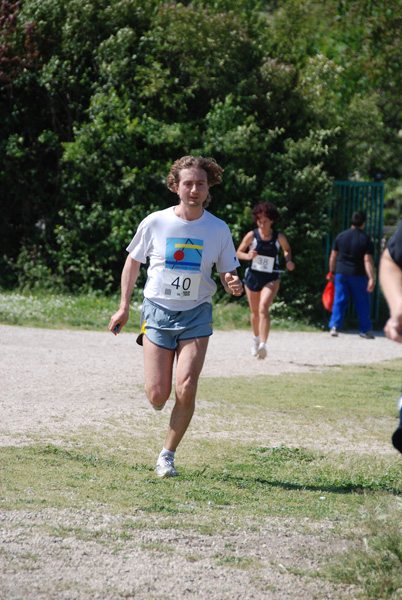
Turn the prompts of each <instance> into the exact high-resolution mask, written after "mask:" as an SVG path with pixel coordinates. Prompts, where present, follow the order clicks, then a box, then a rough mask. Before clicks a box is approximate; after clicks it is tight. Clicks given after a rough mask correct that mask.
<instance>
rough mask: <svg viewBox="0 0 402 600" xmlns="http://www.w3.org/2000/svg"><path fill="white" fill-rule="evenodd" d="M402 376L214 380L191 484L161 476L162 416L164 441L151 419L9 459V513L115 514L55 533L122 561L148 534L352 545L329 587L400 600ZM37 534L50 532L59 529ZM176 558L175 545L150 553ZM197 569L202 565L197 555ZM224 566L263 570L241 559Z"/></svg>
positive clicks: (5, 462)
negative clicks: (401, 399)
mask: <svg viewBox="0 0 402 600" xmlns="http://www.w3.org/2000/svg"><path fill="white" fill-rule="evenodd" d="M401 362H402V361H400V360H395V361H390V362H388V363H386V364H379V365H372V366H370V368H366V367H360V366H359V367H356V366H352V367H344V368H340V369H339V370H331V371H329V372H325V373H314V374H311V373H307V374H294V375H292V376H290V375H284V376H278V377H274V378H273V377H260V378H254V379H248V378H233V379H230V378H227V379H213V380H211V379H207V378H201V380H200V386H199V399H200V406H198V408H197V410H196V413H195V416H194V419H193V422H192V425H191V427H190V429H189V431H188V432H187V434H186V436H185V438H184V439H183V442H182V444H181V445H180V448H179V450H178V453H177V467H178V470H179V474H180V475H179V477H177V478H174V479H170V480H169V479H168V480H161V479H159V478H157V477H156V475H155V473H154V464H155V459H156V454H157V449H158V448H159V447H160V442H161V439H160V436H161V431H162V433H164V431H165V426H166V424H167V421H168V419H169V410H167V411H165V412H164V413H162V414H161V415H157V418H158V419H159V420H158V423H159V424H160V428H158V427H156V426H153V427H150V426H149V422H148V419H149V415H148V413H147V414H146V415H145V412H146V411H140V412H139V413H136V414H135V415H133V416H131V417H130V416H125V417H124V422H121V423H119V421H118V420H115V421H114V422H113V423H110V424H109V425H108V427H105V428H104V429H103V430H102V435H99V430H98V429H95V428H94V429H93V430H92V429H91V428H85V429H82V430H81V431H75V432H73V433H71V432H66V433H65V439H64V441H63V440H61V441H60V442H59V443H57V444H49V443H44V442H40V440H39V439H38V438H37V441H35V443H33V444H32V445H29V446H25V447H23V446H22V447H3V448H1V449H0V479H1V485H0V489H1V492H0V505H1V507H2V509H3V511H7V510H21V511H22V514H24V511H28V512H31V511H32V512H36V513H39V514H40V511H42V510H43V509H52V510H56V511H58V510H68V511H73V512H74V511H75V512H76V513H77V515H79V514H80V512H82V511H90V512H91V514H93V515H100V516H101V515H103V514H107V515H108V519H105V520H103V519H102V518H100V517H99V522H98V523H94V521H93V519H91V520H90V521H87V520H85V519H84V520H83V521H82V522H80V521H79V518H78V517H77V522H75V523H73V524H65V525H64V524H63V526H59V527H54V528H53V529H52V530H51V533H53V535H55V536H57V537H61V538H68V537H76V538H79V539H83V540H93V541H96V542H97V543H102V544H104V545H106V546H109V547H111V548H112V549H113V550H118V549H121V548H123V547H124V543H125V542H126V541H128V540H130V541H133V540H135V539H136V535H135V533H136V530H138V529H148V530H149V529H158V530H160V529H162V528H166V529H171V528H176V529H177V530H179V531H180V530H185V529H187V530H189V529H191V530H193V531H195V532H198V533H202V534H205V535H212V534H214V535H216V534H217V533H219V532H227V531H238V530H239V529H243V530H247V531H251V530H255V531H258V530H259V528H260V527H262V526H265V524H266V523H267V521H268V520H269V522H270V523H274V522H280V523H281V526H282V527H289V529H291V530H292V531H294V530H297V531H299V532H307V533H309V534H310V535H318V536H322V535H325V536H326V539H329V538H331V537H332V538H336V537H342V538H348V539H349V540H350V542H351V543H352V547H351V550H350V551H349V554H348V558H347V560H346V561H344V562H343V563H342V560H343V559H342V558H340V559H339V560H340V561H341V562H339V561H338V559H337V560H332V558H331V557H329V559H328V562H331V567H332V566H333V569H332V570H331V571H330V572H329V571H325V572H324V571H323V572H322V576H326V577H330V578H333V580H334V581H335V580H336V581H340V582H342V583H354V584H355V585H357V586H358V588H359V589H361V590H362V593H365V594H366V596H367V597H370V598H393V599H394V600H396V599H397V598H399V596H398V594H399V592H398V589H399V588H400V587H401V583H400V578H399V574H398V569H399V571H400V570H401V569H400V567H401V565H400V561H401V553H402V548H401V531H400V525H399V524H400V522H401V519H400V517H401V504H400V497H401V495H402V478H401V462H400V456H399V455H397V454H396V453H393V452H392V451H390V452H387V451H385V452H378V450H377V449H378V448H382V447H383V448H387V446H388V447H389V448H390V435H391V433H392V431H393V427H394V425H395V424H396V422H397V411H396V398H397V396H398V394H399V386H400V372H401ZM217 399H219V401H217ZM151 414H152V416H153V417H154V416H155V415H153V413H151ZM144 415H145V416H144ZM338 438H339V439H338ZM275 439H279V442H278V441H275ZM328 439H329V441H330V442H331V443H330V444H328V445H327V444H326V442H327V441H328ZM345 440H346V442H347V447H348V448H349V449H348V450H347V451H346V449H345V443H346V442H345ZM359 444H363V446H362V447H363V450H362V447H360V446H359ZM376 448H377V449H376ZM390 450H391V448H390ZM371 514H375V515H376V519H373V518H368V515H371ZM109 516H110V518H109ZM113 518H115V519H116V520H113ZM374 523H377V525H374ZM317 524H318V526H317ZM329 524H330V527H329ZM321 525H322V528H323V529H321ZM21 526H23V520H22V522H21ZM30 526H31V525H30ZM37 526H38V527H42V528H44V529H46V528H48V527H49V525H47V524H46V520H45V521H44V523H43V524H42V525H37ZM322 531H325V533H322ZM364 539H365V540H366V542H364ZM362 540H363V541H362ZM170 548H171V547H170V546H168V545H164V544H163V543H161V545H160V546H159V544H157V545H156V546H155V547H149V548H148V550H151V551H154V552H157V551H161V552H168V551H169V552H170ZM188 560H189V561H191V560H194V561H196V560H199V558H198V556H197V554H189V555H188ZM215 561H217V562H218V563H219V564H220V565H221V566H224V565H226V566H227V567H228V568H233V567H235V568H241V569H247V570H252V569H257V570H258V563H254V562H253V561H251V559H250V557H248V556H247V554H244V555H242V554H238V553H236V552H235V548H231V547H230V546H229V545H227V546H226V547H225V549H224V551H223V552H220V553H218V554H217V555H216V556H215ZM398 561H399V562H398ZM336 565H338V567H336ZM346 566H347V567H348V568H347V569H346ZM365 569H366V570H365ZM367 570H370V571H371V572H372V575H371V576H370V577H368V575H367ZM342 573H344V574H342ZM320 576H321V575H320ZM364 580H367V582H368V583H367V584H365V583H364ZM364 586H366V587H364ZM398 586H399V588H398ZM381 594H382V595H381ZM386 594H388V595H386Z"/></svg>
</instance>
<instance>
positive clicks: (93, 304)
mask: <svg viewBox="0 0 402 600" xmlns="http://www.w3.org/2000/svg"><path fill="white" fill-rule="evenodd" d="M142 298H143V291H142V290H140V289H135V290H134V293H133V296H132V300H131V315H130V319H129V321H128V323H127V325H126V326H125V331H130V332H133V331H138V328H139V320H140V311H141V305H142ZM119 304H120V296H119V295H118V294H114V295H111V296H108V297H106V296H102V295H101V294H99V293H88V294H85V295H84V294H82V295H72V294H57V293H46V292H40V291H35V292H21V293H18V292H8V291H7V292H6V291H0V323H1V324H3V325H20V326H21V325H22V326H29V327H44V328H49V329H84V330H96V331H106V330H107V326H108V324H109V321H110V317H111V315H112V314H113V313H115V312H116V310H117V309H118V307H119ZM271 312H272V323H271V325H272V328H273V329H285V330H292V331H296V330H297V331H317V330H318V328H317V327H314V326H310V325H308V324H305V323H303V322H300V321H297V320H294V319H291V318H290V317H289V318H283V317H281V316H275V305H273V307H272V309H271ZM214 328H215V329H216V330H233V329H250V312H249V308H248V305H247V301H246V300H245V299H244V298H242V300H241V301H238V300H236V299H231V300H230V301H226V302H219V301H217V302H216V304H215V305H214Z"/></svg>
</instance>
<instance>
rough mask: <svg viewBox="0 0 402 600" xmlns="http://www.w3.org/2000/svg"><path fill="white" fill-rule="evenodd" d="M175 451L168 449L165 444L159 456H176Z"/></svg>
mask: <svg viewBox="0 0 402 600" xmlns="http://www.w3.org/2000/svg"><path fill="white" fill-rule="evenodd" d="M174 453H175V450H167V449H166V448H165V446H163V448H162V452H161V453H160V454H159V456H169V457H170V458H174Z"/></svg>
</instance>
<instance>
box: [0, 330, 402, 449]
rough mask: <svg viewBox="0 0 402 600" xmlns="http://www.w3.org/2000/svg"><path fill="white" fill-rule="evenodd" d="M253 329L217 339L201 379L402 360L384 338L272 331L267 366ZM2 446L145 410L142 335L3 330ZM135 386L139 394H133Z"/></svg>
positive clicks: (401, 349)
mask: <svg viewBox="0 0 402 600" xmlns="http://www.w3.org/2000/svg"><path fill="white" fill-rule="evenodd" d="M249 346H250V334H249V332H247V331H232V332H222V331H217V332H215V333H214V335H213V336H212V337H211V340H210V344H209V348H208V353H207V359H206V362H205V365H204V369H203V372H202V377H233V376H234V375H235V376H236V375H246V376H250V377H254V376H257V375H262V374H265V375H271V376H275V375H279V374H281V373H292V372H293V373H295V372H307V371H322V370H323V369H325V368H328V367H334V366H336V365H345V364H346V365H347V364H353V363H355V364H359V363H360V364H367V363H376V362H380V361H384V360H389V359H392V358H402V344H395V343H393V342H390V341H389V340H388V339H386V338H385V337H384V335H383V334H380V333H379V334H378V336H377V337H376V339H375V340H364V339H362V338H360V337H359V336H358V335H357V334H356V333H354V334H353V333H345V334H341V335H340V336H339V337H338V338H332V337H330V336H329V334H328V333H327V332H322V333H320V332H319V333H306V332H277V331H274V332H272V335H271V337H270V341H269V353H268V357H267V359H265V360H264V361H261V360H257V359H255V358H253V357H252V356H251V355H250V349H249ZM0 377H1V382H2V383H1V389H0V409H1V414H2V419H1V421H2V422H1V425H0V446H2V445H8V444H25V443H28V439H27V438H26V437H25V434H26V433H28V432H29V433H33V432H38V433H39V432H41V433H42V434H43V433H44V432H49V435H50V436H51V437H52V438H54V437H55V436H57V432H58V430H63V431H65V430H66V428H70V427H71V428H77V427H79V426H83V425H91V424H92V425H94V424H99V423H100V422H102V420H104V419H105V418H107V417H108V416H114V417H118V416H119V414H124V413H126V412H132V411H133V410H135V409H136V408H139V407H144V405H145V406H146V404H147V401H146V399H145V395H144V393H143V391H142V387H143V384H144V374H143V359H142V349H141V347H140V346H138V345H137V344H136V343H135V334H130V333H122V334H120V335H119V336H116V337H115V336H112V335H111V334H110V333H107V332H105V333H103V332H93V331H68V330H63V331H58V330H51V329H31V328H25V327H8V326H4V325H2V326H1V325H0ZM133 388H135V390H136V393H135V394H133Z"/></svg>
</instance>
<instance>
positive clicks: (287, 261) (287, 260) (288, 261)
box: [278, 233, 295, 271]
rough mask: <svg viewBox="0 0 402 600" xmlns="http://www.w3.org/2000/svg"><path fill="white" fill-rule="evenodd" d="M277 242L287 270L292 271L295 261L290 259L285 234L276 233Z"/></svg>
mask: <svg viewBox="0 0 402 600" xmlns="http://www.w3.org/2000/svg"><path fill="white" fill-rule="evenodd" d="M278 242H279V244H280V246H281V248H282V250H283V256H284V258H285V264H286V268H287V269H288V271H293V269H294V268H295V263H294V262H293V261H292V250H291V249H290V245H289V242H288V240H287V239H286V236H285V235H284V234H283V233H278Z"/></svg>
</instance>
